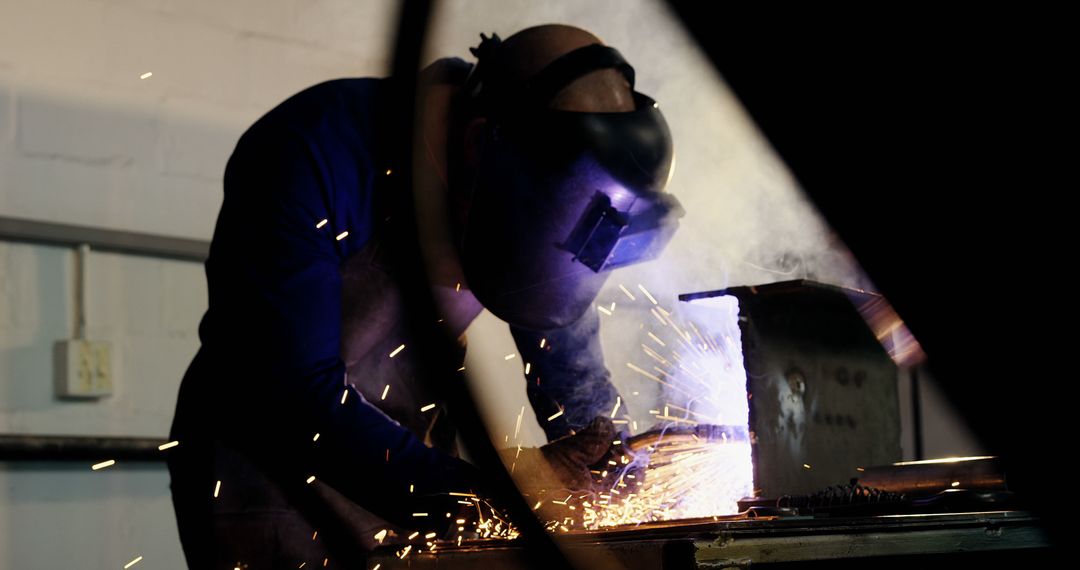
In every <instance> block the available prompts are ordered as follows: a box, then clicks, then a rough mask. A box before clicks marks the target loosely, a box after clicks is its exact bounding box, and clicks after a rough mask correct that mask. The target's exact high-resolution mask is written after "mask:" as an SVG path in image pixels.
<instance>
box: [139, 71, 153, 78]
mask: <svg viewBox="0 0 1080 570" xmlns="http://www.w3.org/2000/svg"><path fill="white" fill-rule="evenodd" d="M153 76H154V72H153V71H147V72H146V73H144V74H142V75H140V76H139V79H150V78H151V77H153Z"/></svg>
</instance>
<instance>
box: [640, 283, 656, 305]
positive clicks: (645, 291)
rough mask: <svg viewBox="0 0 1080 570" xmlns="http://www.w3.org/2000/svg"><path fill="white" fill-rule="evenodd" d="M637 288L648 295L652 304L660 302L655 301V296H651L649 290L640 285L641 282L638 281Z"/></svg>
mask: <svg viewBox="0 0 1080 570" xmlns="http://www.w3.org/2000/svg"><path fill="white" fill-rule="evenodd" d="M638 289H641V292H642V293H645V296H646V297H648V298H649V300H650V301H652V304H654V305H659V304H660V303H657V302H656V298H655V297H653V296H652V294H651V293H649V290H648V289H646V288H645V286H644V285H642V284H641V283H638Z"/></svg>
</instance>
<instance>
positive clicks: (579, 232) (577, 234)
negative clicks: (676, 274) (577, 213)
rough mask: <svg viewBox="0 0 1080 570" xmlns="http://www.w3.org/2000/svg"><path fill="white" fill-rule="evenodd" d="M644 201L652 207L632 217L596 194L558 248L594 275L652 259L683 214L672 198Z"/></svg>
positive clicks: (660, 249)
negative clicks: (586, 267) (571, 255)
mask: <svg viewBox="0 0 1080 570" xmlns="http://www.w3.org/2000/svg"><path fill="white" fill-rule="evenodd" d="M639 200H640V199H639ZM646 200H648V201H649V202H651V204H650V205H649V206H648V207H647V208H646V209H645V210H644V211H640V212H638V213H631V212H630V211H619V210H617V209H615V207H614V206H612V205H611V198H609V197H608V195H607V194H604V193H603V192H597V193H596V194H595V195H594V196H593V199H592V201H591V202H590V204H589V206H588V207H587V208H586V209H585V213H584V214H583V215H582V216H581V219H580V220H578V223H577V225H576V226H575V227H574V230H573V232H571V233H570V237H569V238H567V240H566V242H565V243H563V244H561V245H560V247H561V248H562V249H564V250H566V251H569V252H570V253H573V254H574V260H575V261H580V262H581V263H583V264H585V265H586V266H588V267H589V268H590V269H592V270H593V271H595V272H597V273H599V272H601V271H606V270H608V269H615V268H616V267H622V266H624V265H630V264H633V263H638V262H641V261H647V260H649V259H653V258H655V257H656V256H658V255H660V252H661V251H663V249H664V247H665V246H666V245H667V243H668V242H669V241H671V236H672V235H674V233H675V229H676V228H678V221H677V220H678V218H681V217H682V216H683V213H684V211H683V209H682V205H681V204H679V201H678V200H677V199H676V198H675V196H672V195H671V194H666V193H660V194H656V195H654V196H651V197H649V198H647V199H646Z"/></svg>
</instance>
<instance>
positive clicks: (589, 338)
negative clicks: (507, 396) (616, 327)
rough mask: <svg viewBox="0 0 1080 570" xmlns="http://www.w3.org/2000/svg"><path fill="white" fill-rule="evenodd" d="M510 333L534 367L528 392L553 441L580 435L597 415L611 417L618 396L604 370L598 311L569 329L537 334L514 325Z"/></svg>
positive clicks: (528, 375) (579, 320)
mask: <svg viewBox="0 0 1080 570" xmlns="http://www.w3.org/2000/svg"><path fill="white" fill-rule="evenodd" d="M510 332H511V334H513V336H514V341H515V342H516V343H517V347H518V351H519V352H520V353H521V357H522V358H523V359H524V361H525V362H528V363H529V364H530V367H529V368H530V370H529V374H527V375H526V378H525V381H526V387H525V392H526V394H527V395H528V397H529V402H530V403H531V404H532V407H533V411H534V412H535V413H536V419H537V421H538V422H539V423H540V427H542V428H543V429H544V433H545V434H547V437H548V441H553V440H555V439H558V438H560V437H562V436H565V435H567V434H569V433H570V430H574V431H580V430H581V429H582V428H584V427H585V426H587V425H588V424H589V422H591V421H592V420H593V418H595V417H596V416H604V417H611V413H612V410H613V409H614V408H615V403H616V398H617V397H618V392H616V390H615V386H613V385H612V384H611V373H610V372H608V370H607V368H606V367H605V366H604V354H603V351H602V349H601V347H600V317H599V315H598V314H597V312H596V311H595V310H591V309H590V310H588V311H585V314H584V315H582V317H581V318H580V319H578V320H577V321H576V322H574V323H572V324H570V325H568V326H566V327H563V328H559V329H552V330H547V331H531V330H526V329H521V328H517V327H513V326H511V327H510ZM541 342H542V343H543V346H540V345H541ZM560 411H561V412H562V414H561V415H559V416H557V417H555V418H553V419H549V418H551V417H552V416H554V415H556V414H558V413H559V412H560Z"/></svg>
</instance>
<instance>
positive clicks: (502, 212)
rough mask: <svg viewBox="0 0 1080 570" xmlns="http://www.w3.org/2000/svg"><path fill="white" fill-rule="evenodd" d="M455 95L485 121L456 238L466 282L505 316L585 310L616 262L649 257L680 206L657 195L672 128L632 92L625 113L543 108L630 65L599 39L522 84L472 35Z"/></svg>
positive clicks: (528, 322)
mask: <svg viewBox="0 0 1080 570" xmlns="http://www.w3.org/2000/svg"><path fill="white" fill-rule="evenodd" d="M481 37H482V38H483V40H484V41H483V42H482V43H481V45H480V47H479V48H477V49H474V50H473V53H474V54H475V55H477V57H478V60H479V62H478V63H477V65H476V66H475V67H474V68H473V70H472V71H471V72H470V76H469V78H468V79H467V80H466V83H465V86H464V87H463V90H462V94H463V95H464V96H465V97H468V98H469V100H470V102H471V103H472V104H473V105H475V106H477V107H478V109H475V110H474V111H473V113H474V115H478V116H483V117H486V122H485V123H484V129H485V136H484V138H483V142H482V143H481V144H482V148H481V151H480V156H479V165H478V167H477V170H476V172H475V174H474V177H473V179H472V183H473V186H472V188H471V198H470V200H469V206H468V208H469V209H468V213H467V216H466V221H465V226H464V228H463V229H462V236H461V239H462V241H461V256H462V265H463V268H464V271H465V279H466V281H468V283H469V287H470V288H471V289H472V291H473V293H474V294H475V295H476V297H477V299H479V300H480V302H481V303H482V304H483V305H484V306H485V307H486V308H487V309H488V310H490V311H491V312H492V313H494V314H495V315H496V316H497V317H499V318H501V319H503V320H505V321H507V322H508V323H511V324H514V325H517V326H521V327H524V328H531V329H537V330H543V329H550V328H556V327H562V326H565V325H568V324H570V323H572V322H574V321H576V320H577V319H578V318H580V317H581V315H582V314H583V313H584V312H585V310H586V309H588V308H589V306H590V305H591V304H592V302H593V300H594V299H595V298H596V295H597V293H599V291H600V288H601V286H602V285H603V283H604V281H605V280H606V279H607V277H608V275H609V274H610V270H611V269H614V268H616V267H622V266H625V265H630V264H633V263H637V262H640V261H645V260H648V259H652V258H654V257H656V256H657V255H658V254H659V253H660V251H661V250H662V249H663V248H664V246H665V245H666V244H667V242H668V241H669V240H670V239H671V236H672V234H673V233H674V231H675V228H676V227H677V225H678V222H677V220H678V218H679V217H681V216H682V215H683V210H682V208H681V206H680V205H679V202H678V201H677V200H676V199H675V198H674V196H672V195H670V194H667V193H664V192H663V189H664V186H665V185H666V184H667V181H668V178H669V176H670V173H671V169H672V161H673V150H672V142H671V132H670V131H669V130H668V126H667V123H666V122H665V121H664V117H663V115H661V113H660V110H659V106H658V105H657V104H656V102H655V101H653V100H652V99H650V98H649V97H648V96H646V95H643V94H641V93H638V92H636V91H634V92H633V98H634V105H635V108H634V110H633V111H627V112H576V111H562V110H556V109H552V108H550V106H549V104H550V101H551V100H552V98H553V97H554V96H555V95H556V94H557V93H558V92H559V91H560V90H561V89H562V88H563V87H565V86H566V85H568V84H570V83H571V82H572V81H574V80H575V79H577V78H579V77H581V76H583V75H585V74H587V73H589V72H592V71H595V70H599V69H616V70H619V71H620V72H621V73H622V74H623V76H624V77H625V78H626V80H627V82H628V83H629V84H630V87H631V88H633V86H634V70H633V68H632V67H630V65H629V64H627V63H626V61H625V60H624V59H623V58H622V56H621V55H620V54H619V52H618V51H616V50H615V49H613V48H610V47H607V46H603V45H600V44H593V45H589V46H585V47H582V48H579V49H576V50H574V51H571V52H569V53H567V54H565V55H563V56H562V57H560V58H558V59H556V60H555V61H554V62H552V63H551V64H549V65H548V66H547V67H545V68H544V69H543V70H541V71H540V72H539V73H537V74H536V75H535V76H533V78H532V79H531V80H529V81H526V82H525V83H524V84H521V85H509V84H508V82H506V81H504V80H503V79H502V74H500V72H499V67H500V64H501V62H500V60H499V58H500V55H501V52H500V42H499V38H498V36H497V35H495V36H493V37H492V38H486V37H484V36H483V35H482V36H481Z"/></svg>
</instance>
